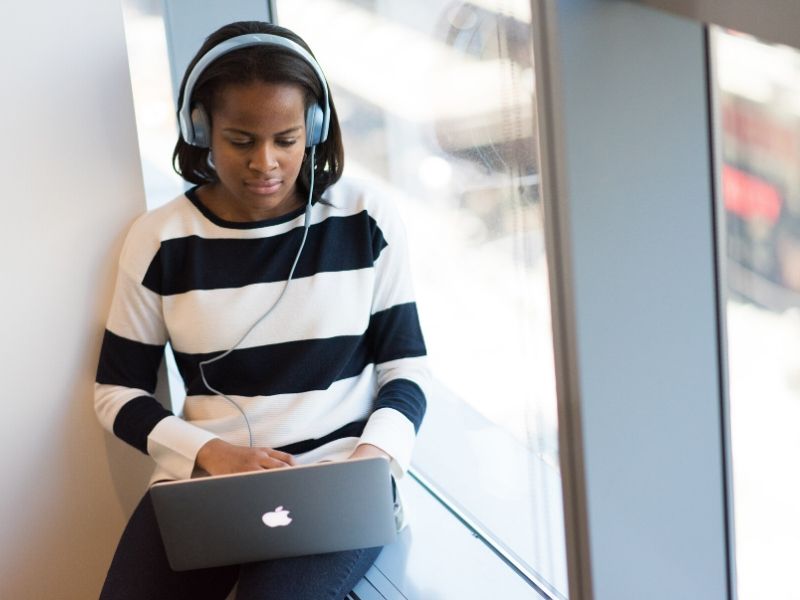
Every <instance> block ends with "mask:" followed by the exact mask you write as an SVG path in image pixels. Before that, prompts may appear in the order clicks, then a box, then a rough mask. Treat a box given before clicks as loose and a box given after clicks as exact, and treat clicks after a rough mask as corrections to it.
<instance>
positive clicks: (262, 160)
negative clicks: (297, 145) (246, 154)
mask: <svg viewBox="0 0 800 600" xmlns="http://www.w3.org/2000/svg"><path fill="white" fill-rule="evenodd" d="M247 166H248V167H249V168H250V169H252V170H254V171H258V172H260V173H267V172H269V171H271V170H273V169H274V168H275V167H277V166H278V160H277V158H276V156H275V150H274V148H272V147H271V146H270V145H269V144H262V145H260V146H257V147H256V149H255V151H254V152H253V154H251V155H250V164H248V165H247Z"/></svg>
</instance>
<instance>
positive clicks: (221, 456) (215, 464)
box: [195, 438, 295, 475]
mask: <svg viewBox="0 0 800 600" xmlns="http://www.w3.org/2000/svg"><path fill="white" fill-rule="evenodd" d="M195 464H196V465H197V466H198V467H200V468H201V469H203V470H204V471H205V472H206V473H208V474H209V475H228V474H230V473H244V472H247V471H263V470H266V469H278V468H281V467H291V466H293V465H294V464H295V462H294V457H293V456H292V455H291V454H287V453H286V452H280V451H279V450H273V449H272V448H248V447H246V446H234V445H233V444H229V443H228V442H226V441H223V440H221V439H219V438H215V439H213V440H211V441H209V442H206V443H205V444H204V445H203V447H202V448H200V451H199V452H198V453H197V458H196V459H195Z"/></svg>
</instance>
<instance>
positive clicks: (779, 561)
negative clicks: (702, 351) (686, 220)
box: [713, 30, 800, 600]
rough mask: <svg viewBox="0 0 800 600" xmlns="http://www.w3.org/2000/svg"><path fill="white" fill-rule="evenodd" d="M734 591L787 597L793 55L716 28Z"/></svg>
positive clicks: (793, 454)
mask: <svg viewBox="0 0 800 600" xmlns="http://www.w3.org/2000/svg"><path fill="white" fill-rule="evenodd" d="M713 47H714V57H715V65H716V82H715V83H716V86H717V98H718V105H717V106H716V111H717V117H718V118H717V121H718V125H719V128H718V129H719V130H718V132H717V135H718V136H719V141H720V147H721V150H722V167H721V169H722V173H721V179H722V203H723V205H724V219H725V221H724V230H725V245H726V257H725V263H724V265H723V272H726V273H727V285H728V301H727V329H728V361H729V365H728V370H729V386H730V392H729V394H730V415H731V424H730V429H731V446H732V448H731V449H732V457H733V461H732V464H733V485H734V519H735V531H736V533H735V535H736V569H737V580H738V581H737V584H738V590H739V598H740V599H741V600H761V599H763V598H770V599H776V600H777V599H783V598H787V599H788V598H797V597H800V594H798V592H797V591H796V590H797V585H796V583H795V582H794V581H793V578H792V577H791V575H792V574H793V573H794V568H795V566H796V564H797V560H798V558H800V554H799V553H798V550H797V548H798V544H800V510H799V509H798V507H800V478H799V477H798V476H797V473H798V470H800V435H798V433H800V168H798V167H800V52H798V51H797V50H793V49H791V48H787V47H783V46H776V45H768V44H764V43H761V42H759V41H757V40H755V39H754V38H752V37H749V36H745V35H742V34H738V33H735V32H725V31H722V30H715V31H714V35H713Z"/></svg>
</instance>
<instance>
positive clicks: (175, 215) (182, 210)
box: [120, 193, 193, 271]
mask: <svg viewBox="0 0 800 600" xmlns="http://www.w3.org/2000/svg"><path fill="white" fill-rule="evenodd" d="M192 212H193V206H192V203H191V202H190V201H189V199H188V198H187V197H186V194H185V193H184V194H180V195H178V196H176V197H175V198H173V199H172V200H170V201H168V202H166V203H165V204H162V205H161V206H159V207H157V208H152V209H150V210H148V211H147V212H145V213H143V214H141V215H139V217H137V218H136V219H135V220H134V221H133V223H131V225H130V227H129V228H128V233H127V236H126V238H125V244H124V245H123V248H122V254H121V256H120V262H121V263H122V264H123V265H127V266H128V267H130V268H133V269H134V270H136V271H139V270H141V268H143V267H145V266H146V265H147V264H149V262H150V261H151V260H152V258H153V257H154V256H155V255H156V253H157V252H158V250H159V248H160V247H161V244H162V243H163V242H164V241H165V240H169V239H174V238H178V237H186V236H187V235H191V231H192V221H193V215H192Z"/></svg>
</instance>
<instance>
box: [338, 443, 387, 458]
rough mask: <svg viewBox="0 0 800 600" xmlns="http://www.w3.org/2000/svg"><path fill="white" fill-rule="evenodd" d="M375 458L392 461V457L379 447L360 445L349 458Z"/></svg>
mask: <svg viewBox="0 0 800 600" xmlns="http://www.w3.org/2000/svg"><path fill="white" fill-rule="evenodd" d="M374 456H378V457H380V458H385V459H386V460H391V459H392V457H391V456H389V455H388V454H387V453H386V452H384V451H383V450H381V449H380V448H378V447H377V446H373V445H372V444H359V445H358V446H356V449H355V450H353V453H352V454H351V455H350V456H349V457H348V459H350V458H372V457H374Z"/></svg>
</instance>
